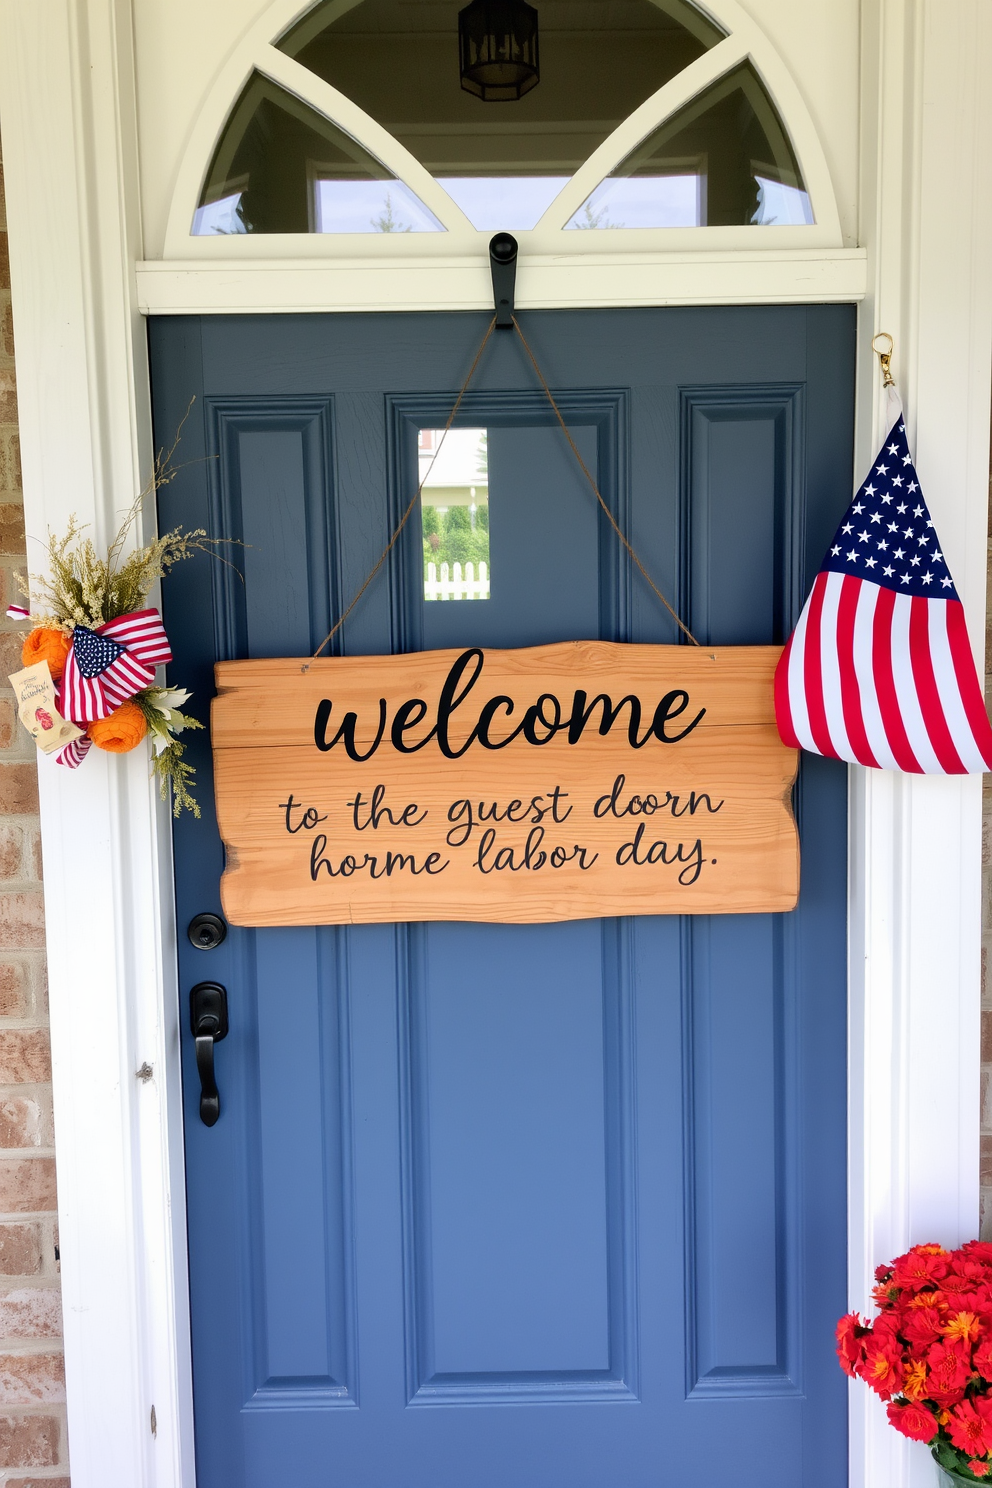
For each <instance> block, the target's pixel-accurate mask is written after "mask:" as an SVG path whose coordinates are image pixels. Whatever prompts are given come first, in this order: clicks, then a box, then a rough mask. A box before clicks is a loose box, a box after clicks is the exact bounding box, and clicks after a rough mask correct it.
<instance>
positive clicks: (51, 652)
mask: <svg viewBox="0 0 992 1488" xmlns="http://www.w3.org/2000/svg"><path fill="white" fill-rule="evenodd" d="M71 645H72V637H71V636H67V635H66V633H65V631H64V630H47V629H46V628H45V627H44V626H43V625H38V626H36V627H35V629H34V630H33V631H32V632H31V634H30V635H29V636H28V638H27V640H26V641H25V642H24V645H23V646H22V647H21V662H22V663H23V665H24V666H26V667H27V666H34V665H35V663H36V662H39V661H47V662H48V670H49V671H50V672H51V674H52V681H53V682H58V681H59V679H60V678H61V676H62V673H63V672H64V671H65V659H66V657H67V656H68V655H69V648H70V647H71Z"/></svg>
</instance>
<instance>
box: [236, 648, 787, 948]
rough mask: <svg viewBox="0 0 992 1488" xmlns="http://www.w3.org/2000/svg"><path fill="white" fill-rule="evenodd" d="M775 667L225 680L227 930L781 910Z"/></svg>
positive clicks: (736, 655) (368, 665) (503, 661)
mask: <svg viewBox="0 0 992 1488" xmlns="http://www.w3.org/2000/svg"><path fill="white" fill-rule="evenodd" d="M779 654H780V648H779V647H777V646H753V647H751V646H742V647H723V648H720V647H717V648H714V649H699V650H695V649H693V648H690V647H684V646H642V645H617V644H610V643H606V642H568V643H564V644H558V645H551V646H535V647H529V648H526V649H521V650H514V651H486V652H484V653H483V652H480V651H469V652H459V651H433V652H418V653H414V654H410V655H405V656H384V657H370V656H361V657H347V658H342V659H331V660H317V661H309V660H305V659H288V660H282V659H280V660H263V661H235V662H221V663H219V664H218V665H217V667H216V680H217V697H216V698H215V700H214V703H213V706H212V713H211V735H212V744H213V752H214V772H215V787H216V800H217V817H218V822H219V825H220V831H221V835H222V837H223V839H224V844H225V847H226V849H227V868H226V871H225V873H224V877H223V879H222V883H221V893H222V901H223V906H224V912H225V914H226V915H227V918H228V919H229V920H230V921H231V923H232V924H235V925H252V926H263V925H316V924H347V923H361V922H369V921H402V920H492V921H503V922H517V923H527V922H541V921H552V920H569V919H582V918H589V917H597V916H604V915H627V914H719V913H727V914H731V913H732V914H744V913H755V912H768V911H783V910H789V909H792V908H793V907H794V906H795V903H796V899H797V897H798V892H799V845H798V837H797V833H796V825H795V820H794V817H793V814H792V807H791V796H790V793H791V787H792V783H793V780H794V779H795V773H796V767H797V753H796V751H795V750H792V749H788V748H786V746H785V745H784V744H782V742H781V740H780V738H779V736H778V732H777V730H776V727H775V721H774V708H773V690H772V682H773V676H774V670H775V664H776V662H777V660H778V657H779ZM446 687H447V690H448V699H449V706H448V707H447V708H446V707H445V704H444V701H443V699H444V695H445V688H446ZM576 693H578V694H579V697H578V698H576ZM602 695H605V696H606V697H607V698H608V699H609V703H608V704H607V705H604V704H603V703H602V702H597V701H595V700H596V699H597V698H600V697H601V696H602ZM539 699H543V701H541V702H540V703H539ZM622 699H636V700H637V702H638V704H639V715H640V716H639V717H638V716H637V715H638V708H636V707H635V706H634V704H633V703H632V702H630V701H628V702H621V700H622ZM491 700H492V702H491ZM404 703H407V704H408V707H407V710H406V712H405V714H400V717H399V719H397V710H398V709H400V708H401V707H402V705H403V704H404ZM490 703H491V706H490V707H488V708H487V706H486V705H487V704H490ZM322 704H323V705H324V712H323V715H321V718H320V721H319V722H318V724H317V730H316V732H317V735H318V736H319V737H320V739H321V741H322V743H323V744H324V746H325V747H324V748H323V749H321V748H318V746H317V743H316V741H315V719H316V718H317V717H318V712H319V710H320V709H321V705H322ZM327 704H330V708H329V711H328V709H327ZM607 708H608V709H609V710H610V712H612V714H613V720H612V723H610V724H609V726H608V728H607V731H606V732H601V729H602V728H603V727H604V726H606V724H607V721H608V720H607ZM528 710H530V711H528ZM349 713H350V714H353V715H354V721H353V724H352V726H351V729H350V733H349V729H348V726H347V724H345V726H344V728H343V729H342V724H343V723H344V721H345V719H346V717H347V715H348V714H349ZM570 724H571V727H570ZM380 725H381V726H382V729H381V737H380V739H379V743H378V745H376V742H375V741H376V738H377V736H378V735H379V733H380ZM522 728H523V730H524V731H521V729H522ZM339 731H340V732H339ZM515 731H516V732H515ZM514 732H515V736H514V737H510V736H511V735H512V734H514ZM632 739H633V740H634V741H635V742H632ZM335 741H336V742H335ZM349 742H350V743H351V748H352V751H353V753H354V754H355V755H367V756H368V757H367V758H365V759H356V758H352V757H350V755H349V752H348V744H349ZM487 744H488V747H487ZM397 745H398V746H399V747H397ZM445 751H447V754H446V753H445ZM450 755H459V756H460V757H457V758H451V757H448V756H450ZM618 782H619V783H618ZM356 801H357V802H358V804H357V805H356V804H355V803H356ZM374 806H375V808H376V811H377V818H376V821H372V820H371V816H372V812H373V807H374ZM307 813H309V814H307Z"/></svg>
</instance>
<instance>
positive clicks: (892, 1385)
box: [857, 1328, 902, 1400]
mask: <svg viewBox="0 0 992 1488" xmlns="http://www.w3.org/2000/svg"><path fill="white" fill-rule="evenodd" d="M901 1353H902V1350H901V1349H900V1347H899V1344H898V1342H897V1340H896V1339H895V1338H892V1337H886V1336H885V1335H884V1334H880V1333H879V1331H878V1329H877V1328H876V1330H875V1332H874V1333H873V1334H872V1335H871V1336H870V1337H869V1338H867V1339H866V1340H865V1350H864V1355H863V1357H862V1361H861V1363H860V1365H859V1366H858V1370H857V1372H858V1374H859V1375H860V1377H861V1378H862V1379H863V1380H864V1382H865V1384H866V1385H869V1386H870V1387H871V1389H873V1390H874V1391H875V1393H876V1395H880V1396H881V1397H882V1399H883V1400H888V1399H889V1398H890V1397H891V1396H892V1395H893V1394H894V1393H895V1391H896V1390H898V1389H899V1386H900V1383H901V1382H900V1379H899V1376H900V1374H901V1372H902V1371H901V1368H900V1365H901V1363H902V1360H901Z"/></svg>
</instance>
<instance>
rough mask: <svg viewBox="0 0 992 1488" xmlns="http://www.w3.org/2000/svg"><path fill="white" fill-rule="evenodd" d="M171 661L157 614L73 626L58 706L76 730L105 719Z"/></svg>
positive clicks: (137, 613)
mask: <svg viewBox="0 0 992 1488" xmlns="http://www.w3.org/2000/svg"><path fill="white" fill-rule="evenodd" d="M171 660H172V651H171V650H170V648H169V642H168V638H167V637H166V634H165V629H164V627H163V625H162V618H161V616H160V615H159V612H158V610H136V611H135V612H134V613H133V614H130V615H119V616H118V617H117V619H116V620H108V621H107V623H106V625H101V626H100V628H99V630H90V629H89V627H88V626H85V625H77V626H76V628H75V629H74V630H73V632H72V648H71V650H70V651H69V654H68V656H67V657H66V662H65V673H64V675H63V677H62V688H61V694H60V705H61V708H62V713H63V714H64V716H65V717H66V718H71V719H72V721H73V723H78V724H79V725H80V726H82V725H84V724H87V723H93V722H94V720H95V719H98V718H106V717H107V716H108V714H110V713H113V711H114V709H115V708H119V707H120V705H121V703H124V702H126V701H127V699H128V698H132V697H134V695H135V693H136V692H141V690H142V688H145V687H150V686H151V685H152V683H153V682H154V680H155V668H156V667H157V666H158V665H159V664H160V663H163V662H167V661H171Z"/></svg>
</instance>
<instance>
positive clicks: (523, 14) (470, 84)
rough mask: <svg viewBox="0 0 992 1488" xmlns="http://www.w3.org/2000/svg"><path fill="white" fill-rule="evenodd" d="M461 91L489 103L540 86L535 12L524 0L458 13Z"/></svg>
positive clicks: (493, 1)
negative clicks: (472, 94)
mask: <svg viewBox="0 0 992 1488" xmlns="http://www.w3.org/2000/svg"><path fill="white" fill-rule="evenodd" d="M458 54H459V61H460V64H461V78H462V87H463V88H464V89H465V90H466V92H468V93H474V94H475V96H476V98H481V99H483V101H484V102H486V103H498V102H505V101H507V100H510V99H516V98H522V97H523V95H524V94H525V93H529V92H530V90H531V88H534V87H536V86H537V84H538V82H539V81H540V77H541V73H540V67H539V63H538V54H537V11H536V10H535V9H534V7H533V5H527V4H526V3H525V0H472V3H471V5H466V6H465V9H464V10H460V11H459V12H458Z"/></svg>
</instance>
